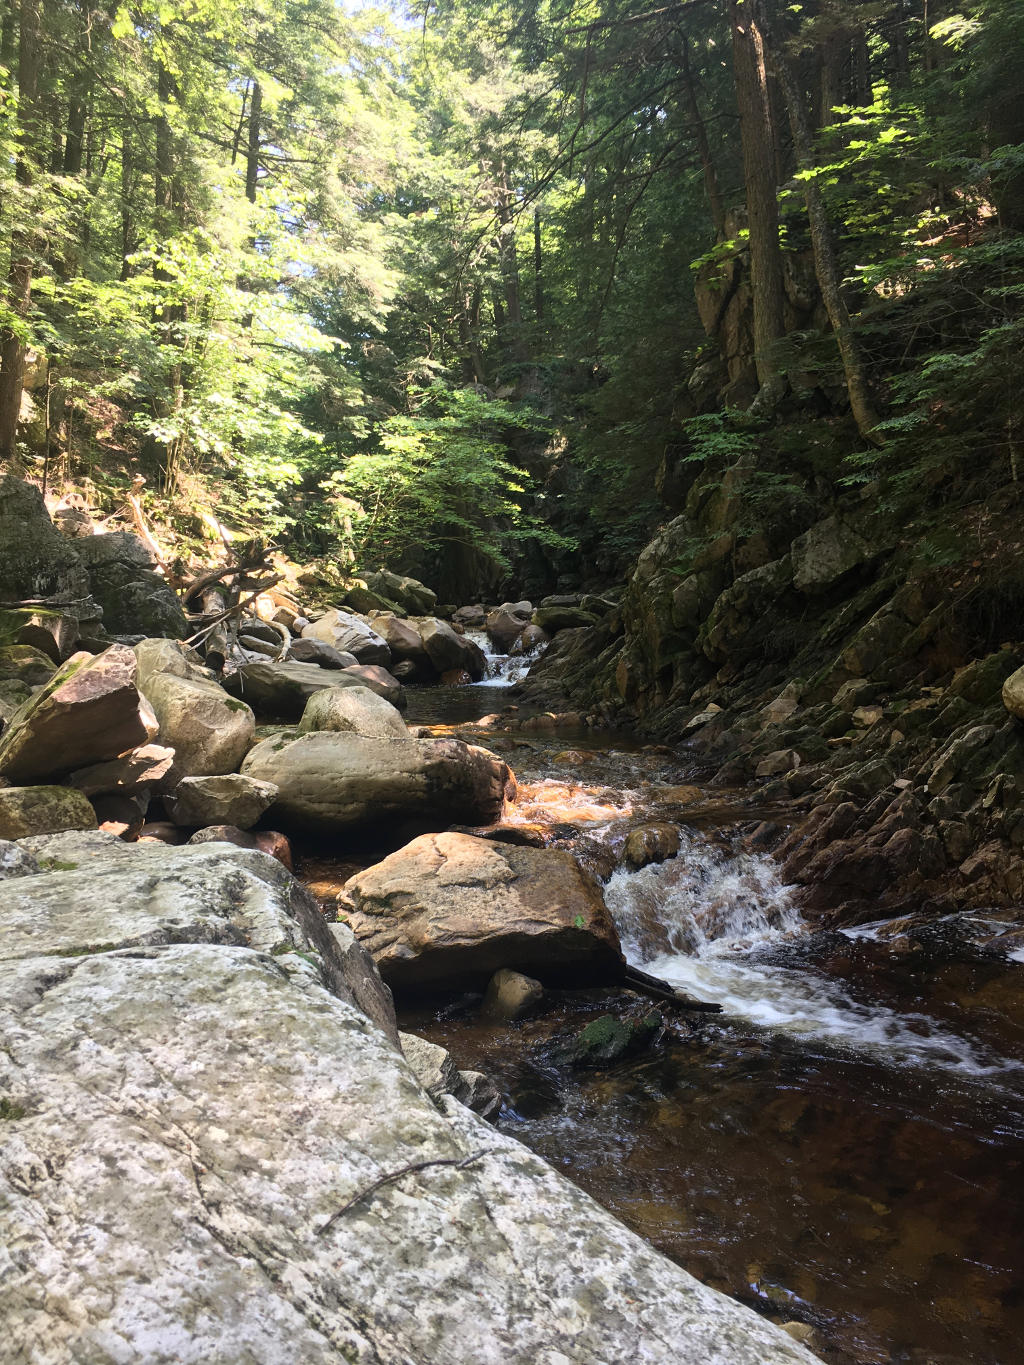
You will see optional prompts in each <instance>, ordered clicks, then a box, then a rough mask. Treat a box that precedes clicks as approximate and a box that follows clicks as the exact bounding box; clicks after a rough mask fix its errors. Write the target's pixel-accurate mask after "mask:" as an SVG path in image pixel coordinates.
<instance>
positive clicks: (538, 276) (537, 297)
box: [533, 204, 544, 322]
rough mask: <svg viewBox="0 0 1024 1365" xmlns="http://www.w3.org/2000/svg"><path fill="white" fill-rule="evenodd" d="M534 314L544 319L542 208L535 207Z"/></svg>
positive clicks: (538, 319) (538, 318) (539, 318)
mask: <svg viewBox="0 0 1024 1365" xmlns="http://www.w3.org/2000/svg"><path fill="white" fill-rule="evenodd" d="M533 315H534V317H535V318H536V319H537V321H538V322H543V321H544V256H543V252H542V248H541V235H540V209H539V208H538V207H537V205H536V204H535V205H534V207H533Z"/></svg>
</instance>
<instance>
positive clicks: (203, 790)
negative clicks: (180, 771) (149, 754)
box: [164, 773, 277, 829]
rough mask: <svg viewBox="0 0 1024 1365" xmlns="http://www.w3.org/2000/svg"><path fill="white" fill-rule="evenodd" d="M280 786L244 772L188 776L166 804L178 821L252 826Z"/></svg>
mask: <svg viewBox="0 0 1024 1365" xmlns="http://www.w3.org/2000/svg"><path fill="white" fill-rule="evenodd" d="M276 797H277V788H276V787H275V786H274V784H273V783H272V782H258V781H256V780H255V779H254V778H251V777H243V776H242V775H241V773H224V774H221V775H219V776H216V777H185V778H182V780H181V781H180V782H179V783H178V785H177V786H176V787H175V789H174V795H173V796H171V797H166V798H165V800H164V804H165V805H166V807H167V812H168V814H169V815H170V817H171V819H172V820H173V821H174V823H175V824H176V825H190V826H197V825H234V826H235V827H236V828H238V829H249V828H251V827H252V826H253V825H254V824H255V823H256V821H257V820H258V819H259V818H260V816H261V815H262V814H263V812H264V811H265V810H267V809H268V808H269V807H270V806H271V805H273V803H274V800H275V798H276Z"/></svg>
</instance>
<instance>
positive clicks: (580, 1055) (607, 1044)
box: [571, 1010, 664, 1067]
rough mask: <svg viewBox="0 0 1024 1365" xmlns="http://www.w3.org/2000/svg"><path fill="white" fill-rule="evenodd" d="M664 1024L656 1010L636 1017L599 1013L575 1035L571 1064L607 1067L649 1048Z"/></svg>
mask: <svg viewBox="0 0 1024 1365" xmlns="http://www.w3.org/2000/svg"><path fill="white" fill-rule="evenodd" d="M663 1026H664V1020H663V1019H662V1017H661V1015H660V1014H659V1013H658V1012H657V1010H652V1011H651V1012H650V1013H649V1014H646V1015H644V1017H643V1018H642V1019H638V1020H624V1019H616V1018H615V1016H614V1015H613V1014H602V1015H601V1016H600V1018H598V1019H592V1020H591V1021H590V1023H589V1024H587V1026H586V1027H585V1028H584V1029H583V1030H582V1031H581V1033H580V1034H579V1036H578V1037H577V1038H576V1041H575V1043H574V1044H573V1047H572V1050H571V1060H572V1063H573V1065H574V1066H578V1067H595V1066H609V1065H611V1064H612V1063H614V1062H620V1061H622V1060H623V1058H625V1057H630V1056H633V1055H635V1054H636V1053H637V1052H642V1051H643V1050H644V1049H645V1048H647V1047H649V1046H650V1045H651V1043H652V1042H653V1041H654V1040H655V1038H657V1036H658V1034H659V1033H660V1032H661V1029H662V1028H663Z"/></svg>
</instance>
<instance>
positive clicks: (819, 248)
mask: <svg viewBox="0 0 1024 1365" xmlns="http://www.w3.org/2000/svg"><path fill="white" fill-rule="evenodd" d="M757 3H758V8H759V10H760V14H759V19H760V22H761V25H762V30H763V32H764V34H765V38H766V41H767V42H768V43H769V45H770V50H771V58H772V64H773V66H774V68H775V71H776V73H777V74H778V77H779V82H780V84H781V86H782V91H783V94H784V95H785V99H786V107H787V109H788V111H789V121H790V126H791V128H792V131H793V145H794V147H795V149H796V155H797V160H798V163H799V166H800V169H801V170H802V171H804V172H809V171H813V170H814V169H815V157H814V143H813V140H812V138H811V129H810V124H809V121H808V118H807V108H806V104H805V102H804V95H803V91H802V90H801V88H800V86H799V84H798V82H797V79H796V76H795V74H794V72H793V68H792V66H791V65H790V61H789V57H788V55H787V54H786V53H785V51H784V50H783V49H782V47H781V45H780V44H779V43H777V42H775V41H774V40H773V38H772V34H771V29H770V27H769V25H768V22H767V18H766V16H765V14H764V4H763V0H757ZM803 187H804V200H805V202H806V204H807V217H808V220H809V222H810V229H811V246H812V248H813V250H814V271H815V274H816V276H817V279H818V287H819V289H820V290H821V296H822V298H823V300H824V302H825V308H826V309H827V311H828V316H829V321H830V322H831V324H832V330H833V332H834V333H835V337H836V344H837V345H838V347H839V355H840V358H841V359H842V362H843V372H844V374H845V376H846V387H847V391H848V393H849V395H850V407H851V409H852V411H853V418H854V421H855V422H856V423H857V430H858V431H859V432H860V434H861V436H863V437H864V439H865V440H868V441H871V442H872V443H873V444H876V445H877V444H878V443H879V441H878V437H877V436H876V435H875V434H874V432H875V428H876V427H877V426H878V422H879V416H878V412H877V410H876V408H875V403H874V399H873V397H872V394H871V386H870V384H869V383H868V377H867V369H866V367H865V364H864V358H863V356H862V354H861V350H860V346H859V344H858V342H857V338H856V336H855V335H854V331H853V324H852V322H851V320H850V311H849V309H848V308H847V306H846V300H845V299H844V298H843V291H842V282H841V281H842V277H841V275H840V271H839V260H838V257H837V255H836V247H835V239H834V238H833V235H832V225H831V224H830V222H829V220H828V213H827V210H826V208H825V201H824V199H823V198H822V195H821V190H820V188H819V186H818V182H817V180H816V179H815V177H814V176H813V175H808V176H807V177H806V178H805V179H804V180H803Z"/></svg>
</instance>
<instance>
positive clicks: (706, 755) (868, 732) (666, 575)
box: [522, 463, 1024, 917]
mask: <svg viewBox="0 0 1024 1365" xmlns="http://www.w3.org/2000/svg"><path fill="white" fill-rule="evenodd" d="M749 471H750V466H749V465H747V464H742V463H741V464H739V465H737V466H735V467H733V469H731V470H730V471H728V472H727V474H726V475H725V476H724V477H723V478H721V479H720V480H718V481H716V482H715V483H714V484H706V485H704V486H703V487H702V486H700V485H699V484H698V485H694V486H693V487H692V488H691V490H690V493H689V495H688V498H687V510H686V511H685V512H684V513H683V514H681V515H680V516H678V517H676V518H674V519H673V520H672V521H671V522H669V523H668V524H667V525H666V526H664V527H663V528H662V529H661V530H660V532H659V533H658V535H657V536H656V537H655V538H654V539H653V540H652V541H651V543H650V544H649V545H648V546H647V547H646V549H645V550H644V551H643V553H642V554H641V555H640V558H639V560H638V562H637V565H636V568H635V570H634V572H633V574H632V576H631V578H630V580H629V582H628V584H627V586H626V589H625V592H624V594H623V596H622V600H621V603H620V605H619V606H618V607H617V608H616V609H615V610H613V611H611V612H609V613H607V614H606V615H605V616H604V617H603V619H602V620H601V621H600V622H599V623H598V624H597V625H595V626H593V627H590V628H586V629H577V630H567V631H563V632H561V633H560V634H559V635H558V636H556V638H555V640H554V642H553V644H552V645H551V648H550V649H549V650H548V652H547V654H546V655H545V656H544V658H543V659H542V660H541V661H540V663H539V664H538V665H536V666H535V668H534V669H533V671H532V672H531V676H530V678H529V680H528V681H527V684H526V686H525V687H524V688H523V689H522V696H523V698H524V699H525V700H527V701H539V702H542V703H543V704H544V705H546V706H552V707H556V708H557V707H560V706H561V707H564V706H569V707H572V708H578V709H582V710H584V711H588V712H589V714H590V717H591V719H592V721H594V722H600V723H607V722H609V721H610V722H612V723H615V724H627V725H630V724H631V725H639V727H640V729H641V730H642V731H643V732H644V733H646V734H648V735H650V736H652V737H654V738H658V739H661V740H668V741H672V742H676V743H680V744H682V745H683V747H684V749H685V750H688V751H689V753H690V754H691V756H692V758H693V761H694V765H695V768H694V771H695V775H696V774H699V775H700V776H701V777H702V778H704V779H707V780H710V781H711V782H712V783H713V784H717V785H719V786H724V787H736V786H748V787H753V788H754V789H755V790H758V791H759V795H760V796H761V797H762V798H763V800H764V801H765V802H766V803H768V804H773V805H778V804H780V803H781V805H782V806H783V807H784V808H787V809H788V812H789V813H788V816H787V818H786V819H785V820H783V821H777V822H776V828H775V830H774V831H767V832H766V831H761V832H759V834H758V839H759V841H760V842H759V846H760V847H768V848H771V847H775V848H776V849H777V850H778V852H779V854H780V856H781V857H783V858H784V860H785V865H784V870H785V873H786V875H787V876H788V877H790V879H791V880H793V881H795V882H797V883H798V884H801V885H803V886H804V887H805V888H806V889H805V892H804V898H805V904H806V905H807V906H809V907H814V908H817V909H819V910H825V909H828V910H835V909H837V908H839V907H842V909H843V913H845V914H847V915H849V916H852V917H857V916H859V915H860V914H861V913H862V912H871V913H875V912H877V910H878V907H879V904H880V903H884V904H888V905H890V906H892V907H901V908H902V907H904V906H907V905H910V904H914V903H916V904H920V903H921V902H922V901H925V902H927V903H929V904H931V905H933V906H934V907H935V908H936V910H939V909H941V908H943V907H944V908H946V909H949V908H955V907H956V906H958V905H979V904H986V903H987V904H998V905H1010V904H1015V903H1019V902H1020V900H1021V898H1022V896H1024V856H1022V855H1024V814H1022V812H1021V798H1022V794H1024V722H1022V720H1021V714H1022V713H1024V704H1018V703H1017V702H1016V700H1015V698H1017V696H1018V690H1019V689H1018V687H1017V684H1015V683H1013V682H1011V683H1009V684H1008V686H1007V690H1006V692H1005V694H1004V693H1003V684H1004V682H1006V680H1007V679H1009V678H1011V676H1012V675H1014V674H1015V672H1016V670H1018V669H1019V668H1021V666H1022V665H1024V636H1022V634H1021V626H1020V617H1019V614H1018V613H1016V612H1015V611H1014V610H1011V609H1008V608H1007V607H1005V606H1003V605H1002V604H1003V603H1004V602H1007V601H1009V602H1011V603H1012V596H1011V594H1010V592H1009V591H1008V590H1007V589H1006V588H1005V587H1004V583H1003V580H1004V577H1005V552H1004V550H1003V548H1002V547H1003V546H1005V543H1006V541H1007V539H1008V537H1009V535H1010V534H1011V533H1014V532H1013V527H1014V526H1015V525H1016V516H1017V514H1016V512H1015V511H1014V509H1013V507H1012V505H1010V504H1007V505H1006V506H1005V507H1003V506H1001V505H1000V504H999V502H998V499H996V500H994V501H993V503H992V505H991V506H990V507H989V508H987V509H986V512H985V520H986V524H991V526H992V527H993V531H992V535H991V549H989V548H988V547H985V548H982V549H980V550H979V551H978V553H979V555H983V556H984V558H979V559H978V560H977V561H975V563H974V564H973V565H970V566H969V568H968V572H973V573H974V575H975V578H974V580H973V581H972V582H971V584H970V596H968V595H967V593H966V591H965V589H966V587H967V586H968V585H966V584H965V581H964V580H965V577H966V574H965V571H964V570H963V569H962V568H961V569H955V570H941V569H930V568H928V567H925V566H923V564H922V560H921V559H920V558H919V557H915V554H914V550H915V547H914V545H913V543H912V541H911V542H905V541H904V542H902V543H901V539H900V535H899V531H898V528H896V527H895V526H894V525H893V524H892V523H891V522H888V521H887V520H886V518H885V517H884V516H883V515H882V514H881V513H880V512H879V510H878V508H877V506H876V503H875V499H874V495H873V493H872V492H871V491H870V490H869V492H868V493H867V494H865V495H864V496H860V497H851V498H849V499H847V500H846V501H844V502H842V503H838V504H836V503H833V504H831V505H830V506H828V507H825V508H822V509H820V510H821V511H823V512H824V513H825V515H821V516H819V518H818V519H817V520H815V521H812V522H811V524H810V525H804V526H803V527H798V528H797V533H796V534H793V533H792V527H791V525H789V524H787V522H786V520H785V519H783V520H782V521H781V522H779V521H776V523H775V524H776V526H777V527H780V528H781V533H780V530H776V531H775V532H773V533H769V532H766V531H764V530H759V531H755V530H751V529H750V527H749V526H747V527H745V525H744V520H745V519H744V516H743V488H744V483H745V480H746V479H747V478H748V476H749ZM972 515H975V516H977V515H978V514H977V513H974V514H972ZM763 524H764V523H763ZM968 532H969V528H968V527H967V526H966V525H965V526H964V529H963V535H964V536H965V537H966V536H967V535H968ZM965 602H970V603H973V604H974V605H973V606H972V607H967V606H965V605H964V603H965ZM954 604H956V605H954ZM994 632H996V633H994ZM1021 676H1024V675H1021ZM1022 695H1024V693H1022Z"/></svg>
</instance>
